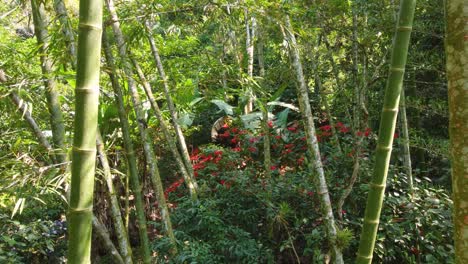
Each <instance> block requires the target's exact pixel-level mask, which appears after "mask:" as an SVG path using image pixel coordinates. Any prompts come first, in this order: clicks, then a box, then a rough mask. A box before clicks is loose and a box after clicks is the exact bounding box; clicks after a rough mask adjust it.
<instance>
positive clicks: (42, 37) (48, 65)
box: [31, 0, 66, 163]
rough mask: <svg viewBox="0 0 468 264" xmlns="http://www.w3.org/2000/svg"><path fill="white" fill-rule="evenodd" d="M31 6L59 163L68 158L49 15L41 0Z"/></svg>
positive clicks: (53, 141) (36, 0) (32, 1)
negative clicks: (55, 73) (49, 30)
mask: <svg viewBox="0 0 468 264" xmlns="http://www.w3.org/2000/svg"><path fill="white" fill-rule="evenodd" d="M31 8H32V14H33V21H34V29H35V30H34V32H35V35H36V39H37V43H38V45H39V56H40V60H41V70H42V75H43V79H44V86H45V87H46V98H47V107H48V110H49V113H50V124H51V128H52V143H53V147H54V148H55V149H56V153H55V159H56V161H57V162H59V163H63V162H64V161H65V160H66V155H65V125H64V122H63V116H62V111H61V110H60V100H59V93H58V90H57V85H56V83H55V80H54V78H53V75H52V74H53V66H52V61H51V60H50V58H49V56H48V55H47V54H48V50H49V33H48V31H47V24H48V22H47V17H46V13H45V10H44V3H43V2H42V1H40V0H31Z"/></svg>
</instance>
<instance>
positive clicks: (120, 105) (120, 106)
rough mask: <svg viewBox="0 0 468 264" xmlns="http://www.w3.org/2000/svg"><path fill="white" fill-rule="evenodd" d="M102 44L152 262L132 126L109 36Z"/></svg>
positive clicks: (143, 249)
mask: <svg viewBox="0 0 468 264" xmlns="http://www.w3.org/2000/svg"><path fill="white" fill-rule="evenodd" d="M102 43H103V47H104V55H105V56H106V63H107V66H108V67H109V68H110V69H109V71H108V74H109V78H110V80H111V85H112V88H113V90H114V96H115V105H116V106H117V111H118V114H119V120H120V126H121V127H122V136H123V143H124V148H125V156H126V158H127V166H128V174H129V176H128V177H129V178H130V184H131V186H132V191H133V195H134V197H135V209H136V210H135V211H136V219H137V224H138V234H139V237H140V244H141V253H142V256H143V262H144V263H150V262H151V253H150V246H149V239H148V232H147V230H148V229H147V225H146V216H145V209H144V206H143V197H142V188H141V184H140V179H139V177H138V168H137V162H136V156H135V150H134V147H133V143H132V139H131V135H130V124H129V123H128V117H127V112H126V111H125V105H124V100H123V98H124V97H123V92H122V88H121V86H120V84H119V81H118V80H117V74H116V66H115V63H114V56H113V55H112V51H111V48H110V46H109V43H108V41H107V35H106V34H103V35H102ZM127 219H128V217H127Z"/></svg>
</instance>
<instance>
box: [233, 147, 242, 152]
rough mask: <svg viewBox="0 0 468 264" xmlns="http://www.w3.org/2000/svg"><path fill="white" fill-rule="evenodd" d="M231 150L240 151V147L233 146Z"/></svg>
mask: <svg viewBox="0 0 468 264" xmlns="http://www.w3.org/2000/svg"><path fill="white" fill-rule="evenodd" d="M232 151H234V152H240V151H241V148H240V147H235V148H233V149H232Z"/></svg>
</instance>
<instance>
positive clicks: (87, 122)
mask: <svg viewBox="0 0 468 264" xmlns="http://www.w3.org/2000/svg"><path fill="white" fill-rule="evenodd" d="M101 25H102V1H91V0H81V1H80V24H79V37H78V56H77V57H78V58H77V73H76V89H75V123H74V138H73V150H72V151H73V153H72V169H71V170H72V177H71V194H70V204H69V211H68V221H69V223H70V225H69V226H70V227H69V244H68V263H71V264H75V263H79V264H83V263H90V256H91V230H92V228H91V224H92V217H93V212H92V209H93V191H94V173H95V161H96V134H97V120H98V105H99V71H100V69H99V67H100V58H101V56H100V54H101V41H100V39H101V32H102V29H101Z"/></svg>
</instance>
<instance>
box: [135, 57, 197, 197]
mask: <svg viewBox="0 0 468 264" xmlns="http://www.w3.org/2000/svg"><path fill="white" fill-rule="evenodd" d="M132 62H133V65H134V66H135V70H136V71H137V74H138V77H139V78H140V80H141V82H142V84H143V88H144V90H145V93H146V96H147V97H148V99H149V101H150V104H151V108H152V109H153V111H154V113H155V115H156V118H157V119H158V121H159V126H160V127H161V131H162V132H163V135H164V139H166V142H167V143H168V145H169V149H170V150H171V152H172V154H173V155H174V158H175V160H176V163H177V166H178V167H179V169H180V172H181V173H182V176H183V177H184V180H185V183H186V185H187V187H188V189H189V192H190V197H191V198H192V200H197V190H196V189H195V186H194V184H193V182H192V177H190V174H189V172H188V171H187V168H186V167H185V164H184V161H183V160H182V156H181V155H180V152H179V150H178V149H177V145H176V143H175V140H174V138H173V137H172V135H171V133H170V131H169V128H168V127H167V125H166V120H164V117H163V115H162V113H161V110H160V109H159V106H158V103H157V102H156V99H155V98H154V95H153V91H152V89H151V85H150V84H149V82H148V81H147V80H146V77H145V75H144V74H143V71H142V70H141V68H140V65H138V63H137V61H136V60H135V59H132Z"/></svg>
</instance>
